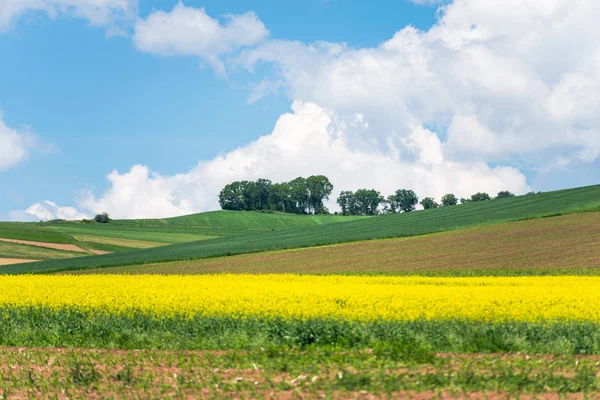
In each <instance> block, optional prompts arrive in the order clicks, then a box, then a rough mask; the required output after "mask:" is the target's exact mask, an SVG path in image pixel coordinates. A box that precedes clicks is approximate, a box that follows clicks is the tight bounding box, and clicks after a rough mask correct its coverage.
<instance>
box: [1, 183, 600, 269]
mask: <svg viewBox="0 0 600 400" xmlns="http://www.w3.org/2000/svg"><path fill="white" fill-rule="evenodd" d="M599 209H600V185H599V186H589V187H584V188H576V189H569V190H561V191H556V192H548V193H542V194H536V195H529V196H520V197H514V198H508V199H498V200H491V201H484V202H479V203H471V204H465V205H459V206H453V207H444V208H440V209H434V210H425V211H417V212H412V213H406V214H397V215H387V216H380V217H376V218H367V219H362V220H357V221H351V222H345V223H337V224H328V225H321V226H314V227H305V228H297V229H288V230H284V231H275V232H256V233H253V234H248V235H243V236H232V237H226V238H221V239H212V240H205V241H199V242H189V243H180V244H174V245H171V246H164V247H157V248H151V249H143V250H134V251H129V252H124V253H118V254H108V255H103V256H94V257H87V258H85V259H73V260H60V261H44V262H41V263H35V264H29V265H15V266H8V267H4V268H2V270H1V271H0V272H2V273H4V274H19V273H47V272H58V271H68V270H77V269H88V268H105V267H116V266H125V265H135V264H145V263H157V262H168V261H181V260H194V259H203V258H211V257H219V256H229V255H234V254H244V253H253V252H262V251H269V250H282V249H291V248H301V247H311V246H323V245H330V244H336V243H344V242H354V241H361V240H373V239H384V238H394V237H407V236H416V235H423V234H428V233H434V232H442V231H448V230H454V229H459V228H466V227H474V226H482V225H489V224H495V223H501V222H508V221H518V220H526V219H534V218H541V217H548V216H552V215H560V214H569V213H578V212H584V211H595V210H599ZM267 215H268V214H267Z"/></svg>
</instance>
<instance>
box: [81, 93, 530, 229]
mask: <svg viewBox="0 0 600 400" xmlns="http://www.w3.org/2000/svg"><path fill="white" fill-rule="evenodd" d="M292 109H293V112H292V113H287V114H284V115H282V116H281V117H280V118H279V120H278V121H277V124H276V125H275V128H274V130H273V132H272V133H271V134H269V135H265V136H263V137H261V138H259V139H258V140H257V141H255V142H253V143H250V144H248V145H247V146H244V147H241V148H239V149H237V150H234V151H232V152H230V153H228V154H226V155H223V156H219V157H216V158H214V159H213V160H210V161H205V162H200V163H199V164H198V165H197V166H196V167H195V168H194V169H192V170H191V171H188V172H186V173H182V174H178V175H174V176H163V175H160V174H157V173H153V172H151V171H150V169H149V168H148V167H146V166H142V165H136V166H134V167H132V168H131V170H130V171H128V172H125V173H119V172H117V171H113V172H112V173H111V174H109V175H108V180H109V181H110V184H111V187H110V189H109V190H108V191H107V192H105V193H103V194H101V195H99V196H96V195H94V193H92V192H91V191H86V192H84V194H83V196H82V198H81V200H80V202H79V206H80V208H82V209H86V210H90V211H92V212H93V213H99V212H104V211H106V212H108V213H109V214H111V215H112V216H114V217H117V218H152V217H167V216H173V215H183V214H189V213H193V212H199V211H204V210H210V209H215V208H218V203H217V196H218V193H219V191H220V189H221V188H222V187H223V186H224V185H225V184H227V183H229V182H231V181H233V180H238V179H257V178H260V177H268V178H270V179H272V180H273V181H283V180H290V179H293V178H295V177H297V176H298V175H304V176H308V175H312V174H326V175H327V176H328V177H329V178H330V179H331V181H332V182H333V184H334V185H335V190H336V193H334V195H337V192H338V191H340V190H342V189H343V190H356V189H359V188H363V187H368V188H371V187H375V188H377V189H378V190H380V191H382V192H383V193H386V194H389V193H392V192H393V191H395V190H396V189H398V188H402V187H406V188H412V189H414V190H416V191H417V193H418V194H419V195H421V196H423V197H424V196H433V197H436V198H439V197H441V196H442V195H444V194H445V193H448V192H454V193H455V194H457V195H459V196H467V195H470V194H472V193H474V192H476V191H488V192H490V193H494V194H495V193H497V192H498V191H500V190H505V189H508V190H511V191H513V192H516V193H524V192H526V191H528V190H529V187H528V186H527V183H526V178H525V176H524V175H523V174H521V173H520V172H519V171H518V170H517V169H514V168H510V167H496V168H491V167H489V166H488V165H487V164H486V163H483V162H478V161H473V162H463V163H456V162H453V161H451V160H448V159H447V158H445V157H444V155H443V149H442V147H443V145H442V142H440V140H439V139H438V137H437V135H436V134H435V133H433V132H431V131H430V130H428V129H425V128H424V127H422V126H418V125H415V126H414V127H413V131H412V133H411V135H410V136H409V137H408V138H406V141H405V143H404V145H405V148H406V149H408V150H407V151H408V152H409V153H411V154H412V157H410V158H406V159H403V158H401V157H399V155H398V153H397V152H394V151H392V149H390V151H389V152H387V153H382V152H380V151H370V150H368V149H364V148H361V147H353V146H352V145H351V143H350V141H349V134H350V133H351V132H352V131H357V130H362V131H368V130H369V125H368V123H367V121H365V120H364V118H363V117H362V116H360V115H358V116H354V117H353V118H351V119H349V120H346V119H343V118H341V117H340V116H339V115H337V114H336V113H335V112H333V111H331V110H327V109H324V108H322V107H319V106H318V105H316V104H314V103H305V102H299V101H296V102H294V104H293V106H292ZM333 197H334V199H333V200H335V196H333ZM330 206H332V207H333V208H336V207H335V205H333V204H330Z"/></svg>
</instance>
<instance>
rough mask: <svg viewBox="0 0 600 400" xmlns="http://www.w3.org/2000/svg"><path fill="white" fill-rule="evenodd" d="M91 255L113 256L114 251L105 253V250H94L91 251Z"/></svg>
mask: <svg viewBox="0 0 600 400" xmlns="http://www.w3.org/2000/svg"><path fill="white" fill-rule="evenodd" d="M90 253H92V254H95V255H97V256H101V255H103V254H112V251H104V250H94V249H90Z"/></svg>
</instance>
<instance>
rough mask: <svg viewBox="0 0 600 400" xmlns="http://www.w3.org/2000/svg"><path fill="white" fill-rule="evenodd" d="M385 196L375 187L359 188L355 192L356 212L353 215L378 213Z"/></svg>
mask: <svg viewBox="0 0 600 400" xmlns="http://www.w3.org/2000/svg"><path fill="white" fill-rule="evenodd" d="M383 200H384V199H383V196H382V195H381V193H379V192H378V191H377V190H375V189H358V190H357V191H356V192H355V193H354V206H355V210H354V213H353V214H351V215H377V214H378V213H379V211H378V208H379V205H380V204H381V203H382V202H383Z"/></svg>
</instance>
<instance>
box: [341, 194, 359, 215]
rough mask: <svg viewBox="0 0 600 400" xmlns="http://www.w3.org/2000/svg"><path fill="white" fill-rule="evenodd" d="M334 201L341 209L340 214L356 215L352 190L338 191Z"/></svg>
mask: <svg viewBox="0 0 600 400" xmlns="http://www.w3.org/2000/svg"><path fill="white" fill-rule="evenodd" d="M336 202H337V204H338V205H339V206H340V208H341V210H342V215H356V202H355V198H354V193H353V192H351V191H344V192H340V195H339V196H338V198H337V201H336Z"/></svg>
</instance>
